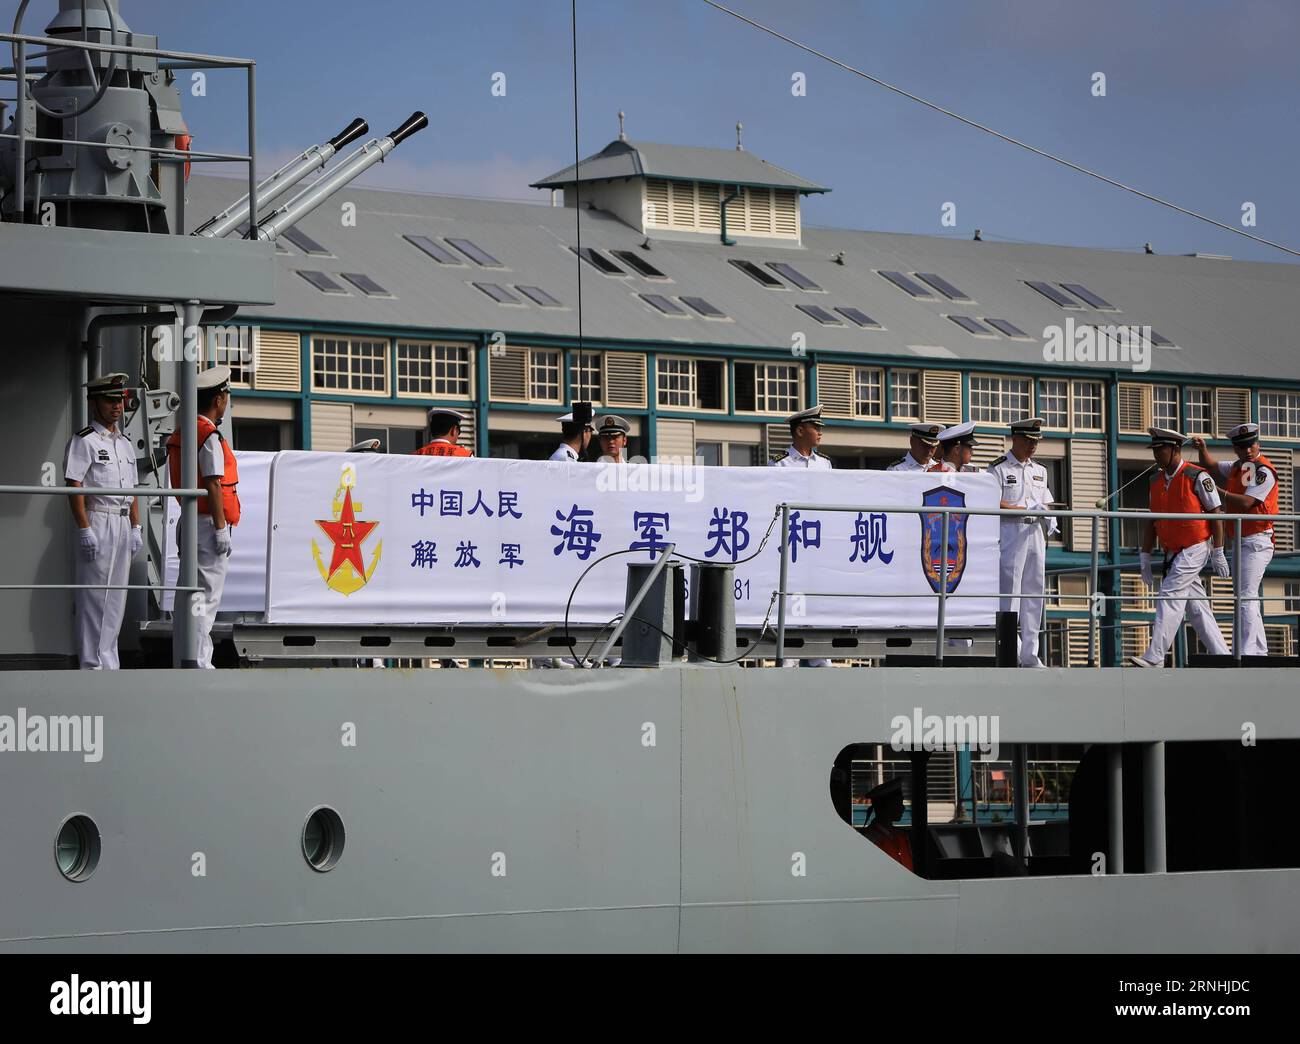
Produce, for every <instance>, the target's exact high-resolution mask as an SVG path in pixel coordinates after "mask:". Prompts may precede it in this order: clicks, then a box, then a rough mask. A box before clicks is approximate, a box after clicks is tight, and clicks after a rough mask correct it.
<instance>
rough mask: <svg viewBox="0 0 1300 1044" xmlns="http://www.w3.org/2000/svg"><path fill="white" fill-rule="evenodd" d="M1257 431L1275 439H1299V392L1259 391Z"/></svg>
mask: <svg viewBox="0 0 1300 1044" xmlns="http://www.w3.org/2000/svg"><path fill="white" fill-rule="evenodd" d="M1259 433H1260V434H1261V435H1263V436H1265V437H1269V436H1271V437H1272V438H1276V439H1300V394H1297V393H1295V392H1264V391H1262V392H1260V393H1259Z"/></svg>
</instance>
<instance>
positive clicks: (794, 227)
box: [774, 189, 799, 237]
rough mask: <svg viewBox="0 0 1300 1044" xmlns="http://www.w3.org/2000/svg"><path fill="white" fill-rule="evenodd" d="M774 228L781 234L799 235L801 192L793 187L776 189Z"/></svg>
mask: <svg viewBox="0 0 1300 1044" xmlns="http://www.w3.org/2000/svg"><path fill="white" fill-rule="evenodd" d="M774 229H775V231H776V234H777V235H779V236H794V237H797V236H798V235H799V194H798V193H797V192H795V191H794V190H793V189H777V190H776V216H775V224H774Z"/></svg>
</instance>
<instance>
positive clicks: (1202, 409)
mask: <svg viewBox="0 0 1300 1044" xmlns="http://www.w3.org/2000/svg"><path fill="white" fill-rule="evenodd" d="M1213 429H1214V393H1213V391H1212V390H1211V389H1209V388H1188V389H1187V433H1188V434H1189V435H1213V434H1214V430H1213Z"/></svg>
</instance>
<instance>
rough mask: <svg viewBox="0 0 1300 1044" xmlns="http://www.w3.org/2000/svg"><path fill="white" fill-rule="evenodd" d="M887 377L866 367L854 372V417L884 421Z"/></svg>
mask: <svg viewBox="0 0 1300 1044" xmlns="http://www.w3.org/2000/svg"><path fill="white" fill-rule="evenodd" d="M884 378H885V375H884V373H883V372H882V371H880V370H872V369H868V368H867V367H865V366H857V367H854V370H853V416H855V417H858V418H861V419H865V420H884V417H885V398H884V395H885V380H884Z"/></svg>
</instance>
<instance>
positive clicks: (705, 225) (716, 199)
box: [696, 184, 722, 232]
mask: <svg viewBox="0 0 1300 1044" xmlns="http://www.w3.org/2000/svg"><path fill="white" fill-rule="evenodd" d="M696 194H697V198H698V200H699V219H700V230H701V231H702V232H717V231H719V230H720V229H721V228H722V206H721V197H720V196H719V195H718V186H717V185H704V184H701V185H697V186H696Z"/></svg>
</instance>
